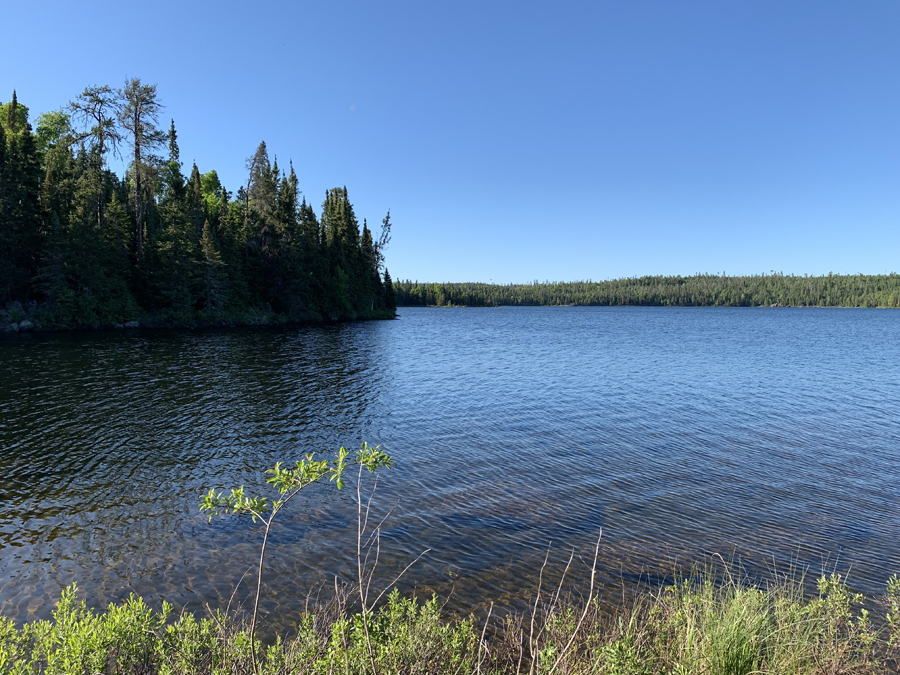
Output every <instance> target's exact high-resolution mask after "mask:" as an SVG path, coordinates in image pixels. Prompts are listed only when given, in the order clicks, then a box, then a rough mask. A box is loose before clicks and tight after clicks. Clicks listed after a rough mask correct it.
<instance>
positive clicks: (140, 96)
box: [119, 77, 165, 262]
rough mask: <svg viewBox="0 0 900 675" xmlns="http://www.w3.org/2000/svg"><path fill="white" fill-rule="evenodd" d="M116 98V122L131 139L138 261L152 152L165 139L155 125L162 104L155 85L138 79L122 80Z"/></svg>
mask: <svg viewBox="0 0 900 675" xmlns="http://www.w3.org/2000/svg"><path fill="white" fill-rule="evenodd" d="M119 98H120V101H121V109H120V112H119V121H120V123H121V124H122V127H124V129H125V131H126V132H127V133H128V135H129V138H130V140H131V151H132V155H131V156H132V164H131V172H132V178H133V180H134V191H133V194H134V220H135V232H134V241H135V255H136V257H137V260H138V262H140V261H141V259H142V258H143V256H144V227H145V225H146V223H145V220H146V218H147V214H146V213H145V203H146V201H147V200H148V199H149V198H150V197H151V196H152V193H151V192H148V188H150V187H152V186H151V185H150V183H151V181H152V179H153V177H152V175H151V174H152V172H153V170H154V167H155V163H154V161H153V160H154V157H153V151H154V150H155V149H156V148H157V147H159V146H160V145H161V144H162V143H163V141H164V140H165V134H164V133H163V132H162V131H161V130H160V129H159V128H157V126H156V125H157V118H158V117H159V112H160V110H161V109H162V104H161V103H160V102H159V101H158V100H157V99H156V85H155V84H141V80H140V78H137V77H135V78H132V79H130V80H126V81H125V86H124V87H123V88H122V89H121V90H120V92H119Z"/></svg>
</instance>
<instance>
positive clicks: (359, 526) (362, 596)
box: [356, 464, 378, 675]
mask: <svg viewBox="0 0 900 675" xmlns="http://www.w3.org/2000/svg"><path fill="white" fill-rule="evenodd" d="M362 470H363V467H362V464H360V465H359V472H358V474H357V477H356V572H357V576H358V578H359V601H360V603H361V604H362V618H363V630H364V631H365V634H366V649H367V650H368V652H369V661H370V663H371V664H372V675H378V669H377V668H376V667H375V654H374V651H373V650H372V640H371V638H370V636H369V617H368V613H369V610H368V606H367V604H366V600H367V595H368V593H367V592H366V590H365V583H364V574H363V558H362V539H363V535H364V534H365V526H366V525H368V523H369V505H368V504H367V505H366V517H365V520H363V513H362Z"/></svg>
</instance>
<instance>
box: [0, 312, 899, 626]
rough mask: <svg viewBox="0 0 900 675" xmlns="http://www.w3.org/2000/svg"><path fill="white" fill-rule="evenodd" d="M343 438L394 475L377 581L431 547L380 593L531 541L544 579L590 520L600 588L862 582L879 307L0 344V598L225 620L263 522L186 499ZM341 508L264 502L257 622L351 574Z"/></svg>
mask: <svg viewBox="0 0 900 675" xmlns="http://www.w3.org/2000/svg"><path fill="white" fill-rule="evenodd" d="M363 440H368V441H370V442H373V443H381V444H383V445H384V446H385V448H387V449H388V450H389V451H390V452H391V453H392V454H393V455H394V457H395V459H396V461H397V469H396V470H395V471H393V472H391V473H390V474H385V475H384V476H383V478H382V479H381V480H380V483H379V485H378V489H377V492H376V496H375V500H374V504H375V509H376V511H378V513H379V514H383V513H384V512H386V511H387V510H388V509H389V508H391V507H393V508H394V511H393V513H392V514H391V515H390V516H389V517H388V519H387V521H386V523H385V527H384V531H383V536H382V542H381V544H382V545H381V560H380V567H379V570H380V571H381V574H382V576H383V577H384V578H386V579H388V580H389V577H390V576H391V575H392V574H393V573H396V572H397V571H399V569H401V568H402V567H403V566H404V565H405V564H406V563H408V562H410V561H411V560H412V559H413V558H414V557H415V556H416V555H418V554H419V553H420V552H421V551H422V550H423V549H426V548H430V549H431V552H430V553H428V554H427V555H426V556H425V557H424V558H423V561H422V562H420V563H419V564H417V565H416V566H415V567H414V568H413V570H412V571H411V572H410V573H409V574H408V575H407V577H405V580H404V581H403V582H402V583H401V587H402V588H403V589H404V590H407V591H408V590H412V589H413V588H416V589H418V590H419V591H425V592H430V591H436V592H438V593H440V594H442V595H443V596H445V597H446V596H447V595H450V594H451V592H452V595H451V599H450V603H449V605H450V607H451V608H452V609H454V610H457V611H460V612H468V611H470V610H473V609H477V608H478V607H480V606H482V605H483V604H484V603H486V602H487V601H489V600H491V599H494V600H501V601H503V602H510V603H513V604H515V603H516V602H517V601H518V600H520V599H521V598H522V597H524V595H526V594H528V593H531V592H532V590H533V588H534V584H535V580H536V577H537V572H538V570H539V568H540V564H541V562H542V561H543V558H544V554H545V552H546V550H547V546H548V543H549V542H551V541H552V542H553V552H552V553H551V561H552V562H551V567H554V569H559V568H560V567H561V565H562V564H564V561H565V559H566V558H567V556H568V551H569V550H571V548H573V547H574V548H576V549H577V550H578V551H579V552H581V553H585V552H586V551H588V549H590V548H591V547H592V543H593V542H594V541H595V540H596V537H597V535H598V533H599V531H600V528H602V529H603V546H602V549H601V555H600V562H599V568H600V573H599V578H600V581H601V584H602V591H603V593H604V594H606V595H608V596H615V595H617V594H619V593H621V587H622V585H623V582H624V584H625V585H627V584H628V583H630V582H632V581H634V580H636V579H639V578H641V575H642V574H643V575H644V578H647V577H649V578H654V577H655V576H664V575H665V573H666V571H667V570H671V569H672V565H673V563H675V562H677V563H689V562H690V561H694V560H698V559H703V558H704V557H705V556H707V557H708V556H711V555H714V554H717V553H718V554H721V555H722V556H723V557H725V558H728V559H730V558H733V557H737V558H740V559H741V560H743V561H744V562H745V564H746V565H748V566H749V567H750V568H751V569H761V570H765V569H769V570H771V569H775V570H777V571H786V570H788V569H789V568H790V567H791V565H794V566H796V567H799V568H801V569H803V568H807V567H808V568H809V569H810V570H811V572H813V573H818V572H819V571H821V569H822V568H823V566H826V567H832V566H834V565H837V567H838V568H839V569H844V570H845V569H847V568H850V569H851V579H852V583H853V584H854V585H855V586H856V587H857V588H858V589H859V590H862V591H864V592H868V593H872V594H877V593H880V592H881V591H882V590H883V588H884V582H885V580H886V579H887V577H888V576H889V575H890V574H891V573H893V572H900V507H898V504H900V471H898V466H900V465H898V456H900V312H892V311H879V310H816V309H717V308H707V309H690V308H683V309H675V308H501V309H403V310H401V317H400V319H399V320H397V321H384V322H369V323H359V324H345V325H337V326H326V327H307V328H294V329H286V330H274V329H265V330H255V329H235V330H230V331H209V332H199V331H192V332H140V333H135V332H127V333H123V332H117V333H83V334H72V335H69V334H40V335H11V336H0V478H2V481H0V611H2V613H3V614H6V615H8V616H11V617H13V618H16V619H18V620H25V619H28V618H33V617H47V616H48V615H49V612H50V609H51V608H52V604H53V601H54V600H55V599H56V598H57V597H58V595H59V591H60V589H61V588H63V587H64V586H66V585H68V584H70V583H72V582H77V584H78V586H79V589H80V592H81V595H82V596H83V597H86V598H87V599H88V600H89V602H90V603H91V604H92V605H95V606H98V605H103V604H105V603H107V602H109V601H112V600H118V599H121V598H123V597H126V596H127V595H128V593H130V592H132V591H134V592H136V593H138V594H141V595H144V596H145V597H147V598H148V599H150V600H151V601H158V600H160V599H161V598H165V599H167V600H169V601H172V602H174V603H175V604H176V606H184V605H186V606H188V607H189V608H192V609H198V608H200V607H202V605H203V603H207V602H208V603H209V604H210V605H211V606H213V607H216V606H224V605H225V604H226V603H227V602H228V600H229V597H230V596H231V594H232V591H233V590H234V588H235V584H236V583H237V582H238V580H239V579H240V577H241V576H242V575H243V574H244V573H245V572H246V571H247V570H248V569H250V568H251V567H252V565H253V564H254V559H255V557H256V555H257V550H258V543H259V530H258V528H257V527H256V526H254V525H252V524H251V523H250V521H249V520H242V519H222V520H217V521H214V523H213V524H212V525H210V524H208V523H207V521H206V519H205V518H204V517H203V516H201V515H200V513H199V512H198V497H199V495H200V493H201V492H202V491H203V489H204V488H205V487H210V486H219V487H224V486H232V485H241V484H245V485H247V486H248V487H249V486H253V485H258V484H259V483H260V474H261V470H262V469H265V468H268V467H269V466H271V465H272V464H274V462H275V461H278V460H289V461H292V460H295V459H297V458H299V457H300V456H301V454H302V453H305V452H309V451H333V450H335V449H336V448H337V447H338V446H339V445H342V444H343V445H347V446H348V447H355V446H357V445H358V443H359V442H361V441H363ZM352 496H353V495H352V494H350V492H349V491H348V490H344V491H342V492H341V493H336V492H335V491H334V490H333V488H332V489H322V490H314V491H310V493H309V494H308V495H306V496H305V497H304V498H303V499H302V500H300V501H298V502H297V503H296V504H294V505H293V506H292V507H291V509H290V510H289V511H287V512H286V513H285V514H284V519H283V520H282V521H281V525H280V526H279V527H278V528H277V530H276V532H275V535H274V539H273V542H272V548H271V553H270V559H269V562H270V569H269V571H268V572H267V577H266V578H267V588H266V598H267V600H266V605H265V608H266V611H267V612H268V615H269V623H270V625H272V626H282V627H283V626H290V625H291V623H292V621H293V619H294V618H295V616H296V611H297V609H298V608H299V607H300V606H301V605H302V601H303V598H305V597H306V595H307V593H308V591H309V590H310V589H315V588H318V587H320V586H322V585H324V586H325V588H329V587H331V586H332V585H333V581H334V577H335V575H339V576H340V577H341V578H344V579H350V578H352V570H353V565H354V564H355V563H354V558H353V555H354V553H355V528H356V520H355V506H354V504H353V501H352V499H351V497H352ZM585 573H586V566H585V564H584V563H581V562H578V561H577V560H576V563H575V564H574V566H573V575H574V576H575V577H576V578H579V576H580V577H581V578H583V577H584V575H585ZM241 588H242V589H243V588H245V586H242V587H241ZM244 595H245V593H244V592H243V591H239V593H238V596H237V597H238V598H240V597H243V596H244Z"/></svg>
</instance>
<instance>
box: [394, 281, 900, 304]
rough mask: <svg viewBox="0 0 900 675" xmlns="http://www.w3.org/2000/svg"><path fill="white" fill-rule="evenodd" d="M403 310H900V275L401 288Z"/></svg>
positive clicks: (400, 285)
mask: <svg viewBox="0 0 900 675" xmlns="http://www.w3.org/2000/svg"><path fill="white" fill-rule="evenodd" d="M395 289H396V295H397V305H399V306H452V305H465V306H470V307H499V306H505V305H513V306H518V305H523V306H524V305H642V306H677V307H760V306H764V307H768V306H772V305H775V306H782V307H900V275H898V274H881V275H863V274H858V275H840V274H828V275H823V276H805V275H804V276H796V275H785V274H778V273H772V274H760V275H751V276H725V275H724V274H723V275H715V274H697V275H694V276H644V277H635V278H628V279H613V280H611V281H599V282H594V281H575V282H561V283H551V282H545V283H538V282H537V281H535V282H534V283H531V284H508V285H501V284H483V283H444V284H441V283H419V282H418V281H409V280H406V281H399V282H397V283H396V284H395Z"/></svg>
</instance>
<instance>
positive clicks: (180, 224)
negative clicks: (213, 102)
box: [0, 78, 394, 331]
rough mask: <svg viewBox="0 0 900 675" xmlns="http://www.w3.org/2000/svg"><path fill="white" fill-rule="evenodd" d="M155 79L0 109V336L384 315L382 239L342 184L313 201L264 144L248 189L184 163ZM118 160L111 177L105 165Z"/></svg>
mask: <svg viewBox="0 0 900 675" xmlns="http://www.w3.org/2000/svg"><path fill="white" fill-rule="evenodd" d="M161 116H162V106H161V104H160V103H159V100H158V97H157V91H156V86H155V85H147V84H143V83H142V82H141V81H140V79H137V78H134V79H129V80H128V81H126V82H125V84H124V86H123V87H122V88H121V89H114V88H112V87H110V86H100V87H88V88H86V89H85V90H84V91H83V92H82V93H81V94H80V95H78V96H77V97H76V98H75V99H74V100H72V101H71V102H70V103H68V104H67V105H65V106H64V107H63V108H61V109H60V110H57V111H54V112H49V113H45V114H42V115H39V116H38V117H37V118H36V120H34V124H33V123H32V121H31V120H30V119H29V111H28V108H27V107H26V106H25V105H23V104H22V103H19V102H18V100H17V98H16V94H15V92H13V95H12V100H10V101H9V102H7V103H5V104H3V105H0V331H2V330H8V331H15V330H20V331H27V330H40V329H71V328H104V327H105V328H112V327H115V326H117V325H119V326H135V325H144V326H194V325H236V324H244V325H246V324H267V323H283V322H288V321H327V320H344V319H369V318H391V317H393V316H394V296H393V288H392V284H391V278H390V274H389V273H388V271H387V269H385V266H384V250H385V247H386V246H387V244H388V242H389V241H390V214H388V215H387V216H385V218H384V220H383V221H382V227H381V230H380V233H379V234H373V233H372V231H371V230H370V229H369V227H368V224H367V222H366V221H365V220H363V222H362V228H360V224H359V221H358V220H357V217H356V214H355V213H354V210H353V206H352V204H351V203H350V199H349V196H348V193H347V188H346V187H336V188H334V189H330V190H328V191H327V192H326V194H325V199H324V201H323V203H322V207H321V210H320V212H319V213H318V214H316V212H315V210H314V209H313V206H312V205H311V204H309V203H307V201H306V198H305V197H303V198H302V199H301V192H300V188H299V185H298V181H297V176H296V174H295V172H294V168H293V165H292V164H290V163H289V164H288V166H287V167H284V166H279V165H278V162H277V160H276V161H274V162H272V161H270V159H269V153H268V149H267V148H266V144H265V143H260V145H259V147H258V148H257V149H256V151H255V152H254V153H253V155H252V156H251V157H250V158H249V159H248V160H247V166H248V169H249V171H248V176H247V182H246V185H242V186H240V187H239V188H238V190H237V192H236V193H232V192H230V191H228V190H227V189H226V188H225V187H224V186H223V185H222V184H221V182H220V181H219V178H218V175H217V174H216V171H215V170H214V169H213V170H208V171H205V172H203V173H201V171H200V169H199V168H198V166H197V165H196V164H194V165H193V166H192V167H191V168H190V170H189V171H186V170H185V167H184V166H183V164H182V162H181V158H180V154H179V148H178V135H177V132H176V130H175V122H174V121H172V122H171V123H170V124H169V125H168V129H167V130H166V129H164V128H162V127H161V126H160V123H161V119H160V118H161ZM112 155H115V156H119V157H122V158H123V159H125V161H126V163H127V166H128V168H127V171H126V173H125V175H124V176H121V177H120V176H117V175H116V174H115V173H114V172H113V171H111V170H110V168H109V165H108V161H109V159H110V156H112Z"/></svg>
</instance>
